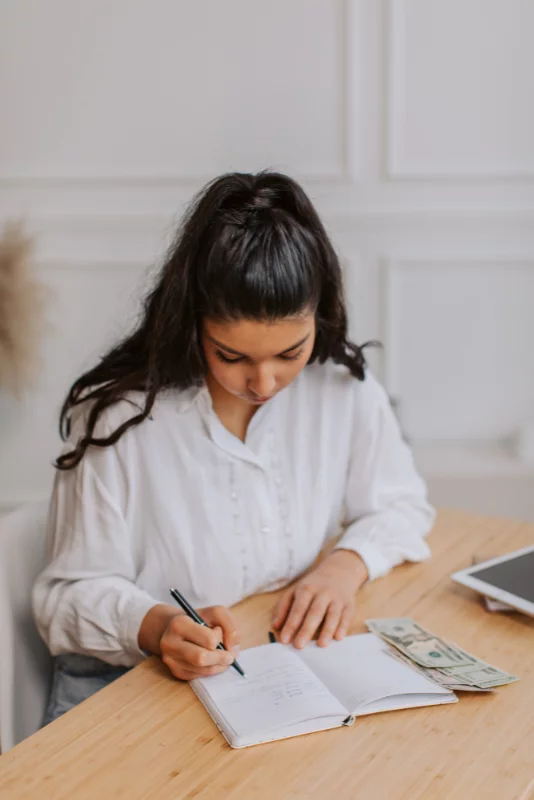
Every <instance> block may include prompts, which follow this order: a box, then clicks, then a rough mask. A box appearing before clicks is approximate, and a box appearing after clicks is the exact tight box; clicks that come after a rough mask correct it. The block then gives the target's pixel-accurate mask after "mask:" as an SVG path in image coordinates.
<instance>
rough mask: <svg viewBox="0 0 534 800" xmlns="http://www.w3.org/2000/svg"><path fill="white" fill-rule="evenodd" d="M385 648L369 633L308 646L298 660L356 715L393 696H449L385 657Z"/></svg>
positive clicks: (429, 682)
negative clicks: (327, 643) (359, 710)
mask: <svg viewBox="0 0 534 800" xmlns="http://www.w3.org/2000/svg"><path fill="white" fill-rule="evenodd" d="M388 650H389V648H388V645H387V644H386V643H385V642H383V641H382V640H381V639H379V638H378V636H375V635H374V634H372V633H362V634H360V635H358V636H347V637H346V638H345V639H343V640H342V641H341V642H336V641H334V642H332V643H331V644H330V645H328V647H318V646H317V644H316V643H315V642H311V643H310V644H309V645H308V647H306V648H304V650H300V651H299V656H300V658H301V659H302V661H304V662H305V663H306V664H307V665H308V666H309V667H310V669H311V670H313V672H314V673H315V674H316V675H317V676H318V678H320V680H321V681H322V682H323V683H324V684H325V685H326V686H328V687H329V689H330V691H331V692H332V693H333V694H335V695H336V697H338V698H339V700H340V702H341V703H342V704H343V705H344V706H345V707H346V708H348V709H349V711H350V712H351V713H355V712H357V711H358V709H360V708H361V709H362V710H363V709H364V706H365V705H366V704H367V703H371V702H373V701H375V700H379V699H381V698H385V697H390V696H392V695H412V696H414V705H415V703H416V698H415V695H423V694H424V695H433V696H434V695H450V694H451V692H450V691H449V690H447V689H444V687H442V686H437V685H436V684H435V683H433V682H432V681H430V680H428V679H427V678H425V677H424V676H423V675H421V674H419V673H418V672H416V671H415V670H412V669H410V667H407V666H406V665H405V664H401V663H399V662H398V661H396V660H395V659H394V658H391V656H390V655H389V654H388Z"/></svg>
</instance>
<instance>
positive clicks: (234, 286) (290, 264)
mask: <svg viewBox="0 0 534 800" xmlns="http://www.w3.org/2000/svg"><path fill="white" fill-rule="evenodd" d="M308 308H311V309H314V310H315V315H316V329H317V333H316V339H315V344H314V348H313V351H312V354H311V357H310V362H312V361H315V360H318V361H319V362H324V361H326V360H327V359H329V358H330V359H332V360H333V361H335V362H336V363H338V364H344V365H345V366H346V367H347V368H348V369H349V370H350V372H351V373H352V375H353V376H354V377H355V378H358V379H359V380H363V379H364V367H365V359H364V357H363V353H362V348H361V347H358V346H357V345H355V344H353V343H352V342H350V341H349V340H348V338H347V314H346V310H345V303H344V298H343V281H342V272H341V267H340V264H339V260H338V257H337V255H336V253H335V251H334V248H333V247H332V244H331V242H330V240H329V238H328V236H327V234H326V231H325V229H324V227H323V225H322V223H321V221H320V219H319V217H318V215H317V212H316V211H315V209H314V207H313V205H312V203H311V201H310V200H309V199H308V197H307V195H306V194H305V192H304V191H303V189H302V188H301V187H300V186H299V185H298V183H296V182H295V181H294V180H292V179H291V178H289V177H287V176H286V175H282V174H280V173H276V172H260V173H258V174H257V175H251V174H244V173H231V174H228V175H222V176H221V177H219V178H216V179H215V180H214V181H212V182H211V183H209V184H208V185H207V186H206V187H205V188H204V189H203V190H202V191H201V192H200V193H199V194H198V195H197V197H196V198H195V199H194V200H193V202H192V204H191V206H190V207H189V209H188V211H187V212H186V214H185V216H184V219H183V221H182V224H181V226H180V229H179V231H178V234H177V237H176V240H175V242H174V244H173V245H172V247H171V248H170V250H169V253H168V255H167V258H166V261H165V263H164V265H163V267H162V269H161V272H160V274H159V276H158V280H157V282H156V284H155V286H154V288H153V289H152V291H151V292H150V294H149V295H148V297H147V298H146V300H145V303H144V309H143V314H142V315H141V318H140V321H139V323H138V325H137V328H136V329H135V330H134V331H133V333H132V334H131V335H129V336H128V337H127V338H126V339H124V340H123V341H122V342H120V343H119V344H118V345H117V346H116V347H114V348H113V349H112V350H110V351H109V352H108V353H107V354H106V355H105V356H104V357H103V358H102V359H101V361H100V363H99V364H97V366H95V367H93V368H92V369H90V370H88V371H87V372H85V373H84V374H83V375H82V376H81V377H80V378H78V380H76V381H75V382H74V384H73V385H72V387H71V389H70V391H69V393H68V396H67V398H66V400H65V402H64V404H63V407H62V409H61V416H60V434H61V436H62V438H63V439H64V440H65V439H66V438H67V437H68V435H69V430H70V415H71V412H72V409H73V408H74V407H75V406H77V405H79V404H80V403H83V402H85V401H87V400H91V401H92V402H91V404H90V410H89V412H88V416H87V422H86V430H85V433H84V435H83V436H82V437H81V438H80V439H79V441H78V442H77V443H76V444H75V446H74V449H73V450H71V451H70V452H67V453H64V454H63V455H61V456H60V457H59V458H58V459H57V461H56V466H57V467H58V468H59V469H71V468H72V467H75V466H76V464H78V463H79V462H80V460H81V459H82V458H83V455H84V453H85V451H86V450H87V448H88V447H89V446H96V447H107V446H109V445H113V444H115V442H116V441H117V440H118V439H119V438H120V437H121V436H122V435H123V433H124V432H125V431H126V430H128V428H131V427H132V426H134V425H139V423H141V422H143V420H145V419H146V418H147V417H148V415H149V414H150V411H151V409H152V407H153V405H154V401H155V399H156V396H157V394H158V392H160V391H161V390H162V389H167V388H169V387H176V388H177V389H185V388H187V387H189V386H192V385H195V384H201V383H202V382H203V380H204V377H205V374H206V363H205V359H204V353H203V350H202V345H201V338H200V331H201V323H202V320H203V318H205V317H210V318H213V319H217V320H237V319H261V320H265V319H268V320H274V319H279V318H282V317H287V316H292V315H295V314H298V313H299V312H302V311H303V310H305V309H308ZM132 390H140V391H142V392H144V393H145V402H144V407H143V408H142V410H141V411H140V412H139V413H135V414H134V415H133V416H132V417H131V418H130V419H128V420H127V421H126V422H124V423H123V424H122V425H120V426H119V427H118V428H117V429H116V430H115V431H114V432H113V433H112V434H111V435H109V436H107V437H105V438H98V437H95V435H94V432H95V426H96V424H97V422H98V420H99V418H100V416H101V415H102V414H103V412H104V411H105V409H106V408H109V407H110V406H112V405H113V404H114V403H117V402H118V401H119V400H121V399H123V398H124V397H125V396H126V395H127V393H128V392H130V391H132Z"/></svg>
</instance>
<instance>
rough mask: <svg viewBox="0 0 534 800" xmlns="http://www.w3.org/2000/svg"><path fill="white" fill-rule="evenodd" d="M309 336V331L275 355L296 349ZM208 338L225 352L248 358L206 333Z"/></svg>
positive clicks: (281, 354)
mask: <svg viewBox="0 0 534 800" xmlns="http://www.w3.org/2000/svg"><path fill="white" fill-rule="evenodd" d="M309 336H310V334H309V333H307V334H306V336H305V337H304V338H303V339H301V340H300V341H298V342H295V344H292V345H291V347H286V349H285V350H282V352H281V353H277V355H279V356H283V355H285V354H286V353H290V352H291V351H292V350H296V349H297V347H300V346H301V345H303V344H304V342H305V341H306V339H308V338H309ZM208 339H209V340H210V341H212V342H213V343H214V344H216V345H217V347H220V348H221V350H226V352H227V353H232V355H234V356H241V357H242V358H248V357H249V356H247V354H246V353H240V352H239V350H234V349H233V348H232V347H228V345H226V344H223V343H222V342H219V341H218V340H217V339H215V337H214V336H209V335H208Z"/></svg>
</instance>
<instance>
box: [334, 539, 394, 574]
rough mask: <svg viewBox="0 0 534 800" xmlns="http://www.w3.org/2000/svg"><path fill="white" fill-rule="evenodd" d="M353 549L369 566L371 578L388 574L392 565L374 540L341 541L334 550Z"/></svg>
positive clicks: (368, 570)
mask: <svg viewBox="0 0 534 800" xmlns="http://www.w3.org/2000/svg"><path fill="white" fill-rule="evenodd" d="M341 549H343V550H352V552H353V553H357V554H358V555H359V556H360V558H361V559H362V561H363V563H364V564H365V566H366V567H367V572H368V573H369V580H370V581H373V580H374V579H375V578H380V577H382V575H387V573H388V572H389V571H390V570H391V567H392V565H391V564H390V562H389V561H388V560H387V558H385V557H384V555H383V553H382V552H381V551H380V549H379V548H378V547H377V546H376V544H373V543H372V542H366V541H359V542H351V541H343V540H341V541H339V542H338V543H337V544H336V546H335V547H334V550H341Z"/></svg>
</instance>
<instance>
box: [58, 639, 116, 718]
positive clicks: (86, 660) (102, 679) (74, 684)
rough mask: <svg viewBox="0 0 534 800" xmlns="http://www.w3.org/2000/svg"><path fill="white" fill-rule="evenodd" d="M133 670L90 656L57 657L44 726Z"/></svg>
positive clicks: (72, 654) (69, 654)
mask: <svg viewBox="0 0 534 800" xmlns="http://www.w3.org/2000/svg"><path fill="white" fill-rule="evenodd" d="M129 669H130V667H114V666H112V665H111V664H106V662H105V661H100V659H98V658H93V657H91V656H84V655H78V654H77V653H66V654H64V655H61V656H56V657H55V658H54V674H53V678H52V689H51V691H50V698H49V700H48V706H47V708H46V711H45V715H44V719H43V727H44V726H45V725H48V723H49V722H52V720H54V719H57V718H58V717H60V716H61V715H62V714H64V713H65V712H66V711H70V709H71V708H74V706H77V705H78V703H81V702H82V700H86V699H87V698H88V697H91V695H92V694H94V693H95V692H98V690H99V689H103V688H104V686H107V685H108V683H112V682H113V681H115V680H117V678H120V676H121V675H124V674H125V673H126V672H128V671H129Z"/></svg>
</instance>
